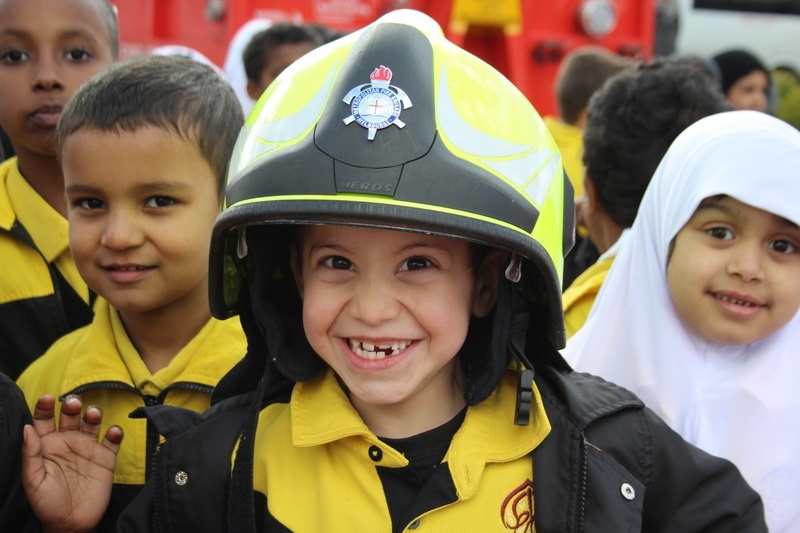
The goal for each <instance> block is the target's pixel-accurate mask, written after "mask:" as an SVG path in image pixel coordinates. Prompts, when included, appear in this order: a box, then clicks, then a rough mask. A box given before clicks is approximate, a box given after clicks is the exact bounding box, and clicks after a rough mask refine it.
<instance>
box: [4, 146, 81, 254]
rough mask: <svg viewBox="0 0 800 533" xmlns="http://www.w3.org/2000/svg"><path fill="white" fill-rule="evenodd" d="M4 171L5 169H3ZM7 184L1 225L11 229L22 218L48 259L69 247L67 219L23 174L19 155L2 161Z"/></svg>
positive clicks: (37, 245)
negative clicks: (19, 164) (40, 194)
mask: <svg viewBox="0 0 800 533" xmlns="http://www.w3.org/2000/svg"><path fill="white" fill-rule="evenodd" d="M3 170H4V171H5V172H2V171H3ZM0 174H4V175H5V187H3V188H2V192H0V213H2V214H1V215H0V226H2V228H3V229H6V230H8V229H10V228H11V226H12V225H13V224H14V220H15V217H16V220H19V223H20V224H22V225H23V226H24V227H25V229H26V230H27V231H28V233H29V234H30V236H31V238H32V239H33V241H34V242H35V243H36V247H37V248H38V249H39V250H40V251H41V252H42V255H44V257H45V259H46V260H47V261H48V262H53V261H55V260H56V258H57V257H58V256H59V255H61V254H62V253H64V252H65V251H67V249H68V248H69V227H68V224H67V219H66V218H64V217H63V216H61V213H59V212H58V211H56V210H55V209H53V207H52V206H51V205H50V204H48V203H47V202H46V201H45V200H44V198H42V197H41V196H39V193H37V192H36V191H35V190H34V189H33V187H31V185H30V184H29V183H28V182H27V181H26V180H25V178H24V177H22V174H20V171H19V166H18V165H17V158H16V157H13V158H11V159H9V160H8V161H5V162H4V163H3V167H0Z"/></svg>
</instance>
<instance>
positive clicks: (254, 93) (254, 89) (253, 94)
mask: <svg viewBox="0 0 800 533" xmlns="http://www.w3.org/2000/svg"><path fill="white" fill-rule="evenodd" d="M247 95H248V96H249V97H250V98H252V99H253V100H255V101H258V99H259V98H260V97H261V87H260V86H259V84H258V83H256V82H254V81H253V80H247Z"/></svg>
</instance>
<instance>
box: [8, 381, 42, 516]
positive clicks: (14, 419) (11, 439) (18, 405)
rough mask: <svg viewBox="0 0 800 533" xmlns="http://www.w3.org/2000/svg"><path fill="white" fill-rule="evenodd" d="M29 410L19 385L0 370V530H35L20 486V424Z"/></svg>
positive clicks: (26, 419)
mask: <svg viewBox="0 0 800 533" xmlns="http://www.w3.org/2000/svg"><path fill="white" fill-rule="evenodd" d="M31 422H32V421H31V414H30V411H29V410H28V405H27V404H26V403H25V397H24V396H23V395H22V391H21V390H20V389H19V387H18V386H17V385H16V383H14V382H13V381H11V379H10V378H9V377H8V376H6V375H5V374H1V373H0V531H36V530H38V524H36V523H35V521H34V520H33V515H32V513H31V510H30V507H29V505H28V500H27V499H26V498H25V492H24V491H23V490H22V459H21V456H22V428H23V427H24V426H25V424H30V423H31Z"/></svg>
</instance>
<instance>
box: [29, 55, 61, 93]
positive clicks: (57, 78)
mask: <svg viewBox="0 0 800 533" xmlns="http://www.w3.org/2000/svg"><path fill="white" fill-rule="evenodd" d="M33 86H34V89H36V90H40V91H49V90H53V89H63V88H64V82H63V80H62V78H61V73H60V69H59V67H58V65H57V63H56V61H53V60H50V59H47V58H42V59H40V60H39V61H38V63H37V68H36V69H35V70H34V77H33Z"/></svg>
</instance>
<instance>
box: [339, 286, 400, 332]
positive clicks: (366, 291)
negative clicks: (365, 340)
mask: <svg viewBox="0 0 800 533" xmlns="http://www.w3.org/2000/svg"><path fill="white" fill-rule="evenodd" d="M400 307H401V304H400V303H399V302H398V301H397V299H396V298H395V297H394V296H393V294H392V290H391V288H390V287H389V286H388V284H387V283H386V282H385V281H381V280H377V279H366V280H364V281H363V282H362V283H359V284H358V285H357V286H356V290H355V294H354V295H353V298H352V301H351V303H350V312H351V313H352V315H353V316H354V317H356V318H358V319H359V320H361V321H362V322H364V323H365V324H369V325H377V324H380V323H381V322H383V321H384V320H388V319H391V318H394V317H396V316H397V314H398V313H399V311H400Z"/></svg>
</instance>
